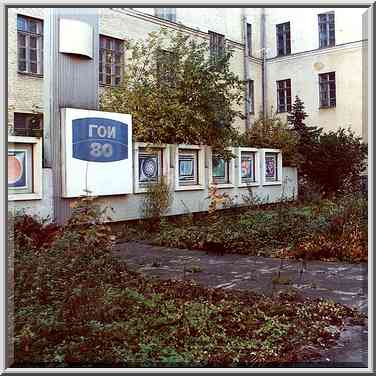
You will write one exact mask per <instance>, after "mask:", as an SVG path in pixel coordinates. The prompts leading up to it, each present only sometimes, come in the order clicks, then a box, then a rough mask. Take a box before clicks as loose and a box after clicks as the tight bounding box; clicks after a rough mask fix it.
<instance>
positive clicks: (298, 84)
mask: <svg viewBox="0 0 376 376" xmlns="http://www.w3.org/2000/svg"><path fill="white" fill-rule="evenodd" d="M329 11H334V12H335V42H336V46H334V47H329V48H321V49H319V31H318V14H320V13H325V12H329ZM364 13H365V9H354V8H353V9H341V8H313V9H311V8H301V9H291V8H285V9H280V8H269V9H267V10H266V30H267V32H266V46H267V58H268V59H267V64H266V71H267V77H268V79H267V104H266V105H267V109H268V111H270V112H274V111H276V109H277V90H276V85H277V84H276V81H277V80H283V79H288V78H290V79H291V95H292V101H294V97H295V95H298V96H299V97H300V98H301V99H302V100H303V102H304V104H305V110H306V112H307V114H308V115H309V117H308V118H307V119H306V123H307V124H308V125H316V126H319V127H323V128H324V130H325V131H329V130H335V129H337V128H338V127H342V128H348V127H351V129H352V130H353V131H354V132H355V133H356V134H357V135H359V136H362V135H363V132H364V128H365V127H364V125H363V121H364V119H365V116H364V114H363V111H364V110H365V108H364V106H363V104H362V101H363V91H364V88H363V76H364V74H363V69H364V67H363V64H362V62H363V59H364V57H363V55H364V45H365V43H366V42H363V41H362V40H363V39H364V37H365V36H364V33H363V14H364ZM303 20H304V21H303ZM284 22H290V30H291V55H288V56H281V57H276V55H277V50H276V44H277V43H276V25H277V24H280V23H284ZM326 72H336V102H337V103H336V107H334V108H327V109H320V108H319V83H318V80H319V79H318V75H319V74H320V73H326ZM286 115H287V114H286V113H283V114H279V116H280V117H282V118H284V119H286Z"/></svg>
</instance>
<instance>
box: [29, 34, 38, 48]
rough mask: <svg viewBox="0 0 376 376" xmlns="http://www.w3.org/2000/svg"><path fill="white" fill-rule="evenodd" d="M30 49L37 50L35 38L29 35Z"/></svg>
mask: <svg viewBox="0 0 376 376" xmlns="http://www.w3.org/2000/svg"><path fill="white" fill-rule="evenodd" d="M29 40H30V48H37V38H36V37H33V36H32V35H30V38H29Z"/></svg>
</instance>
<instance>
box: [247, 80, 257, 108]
mask: <svg viewBox="0 0 376 376" xmlns="http://www.w3.org/2000/svg"><path fill="white" fill-rule="evenodd" d="M248 103H249V113H250V114H254V113H255V98H254V85H253V80H248Z"/></svg>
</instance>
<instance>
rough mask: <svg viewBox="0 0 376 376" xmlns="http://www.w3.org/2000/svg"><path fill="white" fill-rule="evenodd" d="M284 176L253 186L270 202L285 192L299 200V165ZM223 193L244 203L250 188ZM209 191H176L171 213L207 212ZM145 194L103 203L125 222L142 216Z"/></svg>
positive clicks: (102, 202) (285, 171)
mask: <svg viewBox="0 0 376 376" xmlns="http://www.w3.org/2000/svg"><path fill="white" fill-rule="evenodd" d="M282 175H283V181H284V183H283V184H282V185H274V186H267V187H262V186H260V187H252V192H253V194H254V195H255V196H257V197H259V198H260V199H263V200H265V201H267V202H269V203H272V202H278V201H280V200H281V197H282V195H283V196H284V197H285V198H287V199H289V200H294V199H296V198H297V192H298V185H297V170H296V168H292V167H283V170H282ZM283 191H284V192H283ZM219 192H221V193H223V192H226V193H227V194H228V195H229V196H231V197H232V198H233V200H234V204H235V205H244V198H243V196H244V195H245V196H247V195H248V190H247V188H246V187H241V188H239V187H234V188H223V189H219ZM208 193H209V192H208V189H207V188H205V189H204V190H200V191H181V192H174V194H173V203H172V206H171V209H170V211H169V212H168V215H178V214H185V213H187V208H188V209H189V211H191V212H200V211H206V210H207V209H208V205H209V200H208V199H207V197H208ZM143 197H144V194H143V193H138V194H132V195H125V196H112V197H111V198H109V197H101V198H99V202H100V203H101V204H102V205H103V206H107V207H112V208H113V209H114V212H113V213H110V212H109V214H110V216H111V218H112V219H113V221H124V220H130V219H138V218H141V211H140V206H141V204H142V201H143Z"/></svg>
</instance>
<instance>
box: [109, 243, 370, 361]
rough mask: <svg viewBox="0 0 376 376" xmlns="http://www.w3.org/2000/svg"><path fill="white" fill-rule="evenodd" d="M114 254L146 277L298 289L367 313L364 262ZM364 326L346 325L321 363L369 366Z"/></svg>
mask: <svg viewBox="0 0 376 376" xmlns="http://www.w3.org/2000/svg"><path fill="white" fill-rule="evenodd" d="M114 254H115V255H118V256H120V257H122V258H125V260H126V261H127V263H128V265H129V267H130V268H132V269H135V270H138V271H140V272H141V273H143V274H145V275H146V276H158V277H160V278H163V279H186V280H193V281H196V282H198V283H200V284H202V285H204V286H207V287H212V288H224V289H238V290H249V291H254V292H257V293H261V294H265V295H271V294H273V293H274V292H277V291H280V290H287V289H291V288H294V289H297V290H299V291H300V292H301V293H302V294H303V295H304V296H307V297H322V298H326V299H332V300H334V301H335V302H338V303H342V304H344V305H347V306H350V307H352V308H357V309H359V310H360V311H362V312H364V313H365V314H367V310H368V300H367V292H368V286H367V283H368V281H367V274H368V273H367V264H346V263H338V262H320V261H310V262H307V264H306V265H304V264H303V263H302V262H298V261H294V260H280V259H273V258H265V257H256V256H243V255H233V254H225V255H223V256H220V255H216V254H207V253H205V252H202V251H192V250H183V249H175V248H165V247H157V246H152V245H149V244H146V243H144V242H127V243H120V244H118V245H117V247H115V250H114ZM367 356H368V352H367V328H366V327H360V326H355V327H354V326H346V327H345V330H344V331H343V332H342V334H341V337H340V340H339V341H338V345H337V346H336V347H335V348H333V349H331V350H330V351H328V352H326V353H325V354H323V359H321V361H322V362H324V363H325V362H327V363H328V364H327V365H326V366H327V367H328V366H330V365H329V364H333V365H334V364H335V365H336V366H337V367H338V365H342V366H343V367H350V366H352V367H354V366H356V367H365V366H366V364H367Z"/></svg>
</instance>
